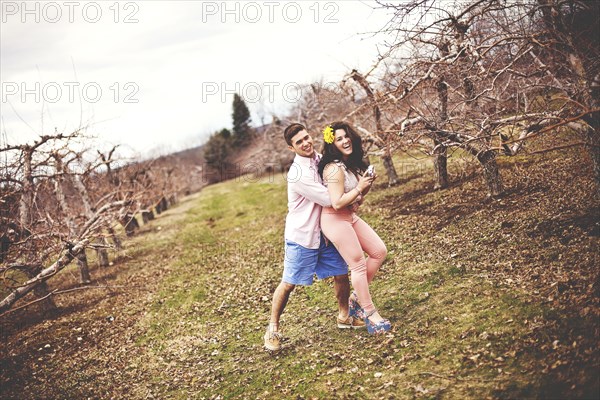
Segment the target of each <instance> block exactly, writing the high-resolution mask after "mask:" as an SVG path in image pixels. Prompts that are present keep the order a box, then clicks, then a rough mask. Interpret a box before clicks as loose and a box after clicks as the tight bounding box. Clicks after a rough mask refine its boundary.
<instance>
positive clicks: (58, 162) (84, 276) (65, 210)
mask: <svg viewBox="0 0 600 400" xmlns="http://www.w3.org/2000/svg"><path fill="white" fill-rule="evenodd" d="M53 156H54V162H55V169H56V177H55V178H54V190H55V191H56V199H57V200H58V205H59V208H60V210H61V212H62V214H63V215H64V216H65V219H66V220H67V226H68V227H69V233H70V235H71V239H72V238H75V237H77V228H76V226H75V221H74V220H73V216H72V213H71V210H70V208H69V206H68V204H67V200H66V198H65V191H64V188H63V181H64V179H63V173H66V168H64V167H63V163H62V158H61V155H60V154H58V153H55V154H54V155H53ZM82 254H83V256H82V255H81V254H79V255H78V256H77V265H78V266H79V274H80V283H82V284H88V283H90V282H91V279H90V270H89V267H88V263H87V257H86V256H85V251H83V252H82Z"/></svg>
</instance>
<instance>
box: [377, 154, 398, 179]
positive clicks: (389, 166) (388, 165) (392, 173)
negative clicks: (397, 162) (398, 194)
mask: <svg viewBox="0 0 600 400" xmlns="http://www.w3.org/2000/svg"><path fill="white" fill-rule="evenodd" d="M381 160H382V161H383V167H384V168H385V172H386V174H387V177H388V185H389V186H394V185H397V184H398V183H399V182H400V179H398V174H397V173H396V167H394V162H393V161H392V157H391V156H390V155H389V154H385V155H383V156H381Z"/></svg>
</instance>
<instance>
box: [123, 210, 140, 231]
mask: <svg viewBox="0 0 600 400" xmlns="http://www.w3.org/2000/svg"><path fill="white" fill-rule="evenodd" d="M121 224H122V225H123V226H124V227H125V234H126V235H127V236H133V234H134V233H135V231H136V230H137V229H139V228H140V224H139V223H138V222H137V219H136V218H135V215H133V213H131V212H127V213H126V214H125V215H124V216H123V217H122V219H121Z"/></svg>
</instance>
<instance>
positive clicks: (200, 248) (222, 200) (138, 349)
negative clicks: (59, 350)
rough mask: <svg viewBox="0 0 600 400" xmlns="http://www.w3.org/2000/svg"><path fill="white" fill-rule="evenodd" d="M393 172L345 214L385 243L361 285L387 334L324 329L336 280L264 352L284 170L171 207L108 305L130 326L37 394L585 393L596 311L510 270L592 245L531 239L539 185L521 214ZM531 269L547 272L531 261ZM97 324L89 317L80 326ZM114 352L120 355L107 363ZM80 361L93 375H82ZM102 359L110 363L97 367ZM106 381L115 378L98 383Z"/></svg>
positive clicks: (297, 302) (480, 187) (135, 250)
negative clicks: (130, 291) (127, 293)
mask: <svg viewBox="0 0 600 400" xmlns="http://www.w3.org/2000/svg"><path fill="white" fill-rule="evenodd" d="M462 162H463V161H461V160H459V159H458V158H451V159H450V172H451V178H452V179H451V180H456V179H458V178H457V177H461V176H462V177H464V176H467V175H468V174H465V173H464V168H465V167H464V165H462V164H461V163H462ZM396 163H397V167H398V166H399V165H401V164H402V163H405V166H404V167H398V172H399V175H400V179H401V181H402V182H403V183H402V184H401V185H399V186H396V187H391V188H388V187H387V185H386V184H385V182H383V181H384V179H383V177H382V178H380V180H379V181H378V182H377V183H376V185H375V187H374V188H373V190H372V192H371V193H370V194H369V195H368V197H367V201H366V203H365V204H364V205H363V206H362V208H361V210H360V215H361V217H362V218H363V219H365V220H366V221H367V222H368V223H369V224H370V225H371V226H372V227H373V228H374V229H375V230H376V231H377V232H378V233H379V235H380V236H381V237H382V239H383V240H384V242H385V243H386V245H387V247H388V257H387V260H386V262H385V263H384V265H383V266H382V268H381V270H380V272H379V274H378V275H377V277H376V278H375V280H374V282H373V283H372V285H371V292H372V295H373V299H374V302H375V304H376V305H377V306H378V308H379V309H380V310H381V313H382V315H383V316H385V317H387V318H389V319H390V320H391V321H392V323H393V330H392V332H390V333H389V334H387V335H385V336H379V337H372V336H369V335H368V334H367V333H366V331H350V332H348V331H345V330H344V331H342V330H338V329H337V327H336V324H335V316H336V314H337V309H336V308H337V306H336V301H335V299H334V296H333V284H332V282H331V280H325V281H319V282H316V283H315V284H314V285H313V286H310V287H298V288H297V289H296V290H295V291H294V292H293V293H292V296H291V297H290V301H289V303H288V306H287V308H286V311H285V312H284V314H283V315H282V320H281V325H282V328H283V333H284V335H285V337H286V342H285V346H284V349H283V350H282V351H280V352H277V353H271V352H267V351H265V350H264V349H263V339H262V337H263V334H264V331H265V328H266V326H267V324H268V320H269V313H270V306H271V298H272V294H273V291H274V289H275V287H276V286H277V285H278V283H279V281H280V279H281V272H282V260H283V231H284V223H285V215H286V210H287V197H286V196H287V195H286V182H285V180H284V179H283V177H282V176H281V175H274V176H272V177H265V178H262V179H260V180H256V179H254V178H252V179H250V178H245V177H242V178H239V179H237V180H232V181H228V182H223V183H220V184H216V185H211V186H209V187H206V188H205V189H204V190H203V191H202V192H201V193H199V194H196V195H193V196H191V197H189V198H187V199H184V200H183V201H182V203H181V204H179V205H178V206H177V207H175V208H173V209H171V210H169V211H167V212H166V213H164V214H162V215H161V216H160V217H159V218H157V219H156V220H155V221H153V222H152V223H151V224H150V225H147V226H144V227H143V229H142V233H141V234H140V235H138V236H136V237H134V238H132V239H130V241H129V242H128V243H127V250H126V251H125V253H124V254H123V255H122V260H124V261H123V262H124V263H126V264H127V269H126V270H125V271H126V272H125V271H122V273H123V274H125V277H128V276H129V277H131V276H138V277H140V276H141V278H142V279H144V280H146V281H147V282H148V288H149V292H148V293H147V294H145V295H144V296H141V297H143V299H144V300H143V302H141V303H140V302H137V303H136V302H131V303H130V302H124V301H122V300H121V302H122V303H117V304H118V310H119V312H120V313H122V314H124V315H128V316H130V317H131V322H130V323H131V326H128V327H127V329H126V330H124V332H125V333H122V334H121V336H115V338H114V339H113V337H111V340H110V341H108V340H105V341H101V340H98V341H97V343H96V346H95V347H94V348H93V349H92V350H90V351H89V352H85V353H76V355H74V356H73V360H74V362H77V363H78V365H86V368H85V370H81V369H77V371H79V372H77V371H75V370H74V369H73V368H71V369H69V368H68V367H66V366H65V367H63V366H62V364H61V360H60V359H59V358H57V359H56V360H50V361H48V362H49V364H48V365H49V366H51V368H50V369H49V370H47V372H45V373H46V374H48V375H49V376H52V375H51V374H52V372H51V371H54V370H56V371H59V372H60V374H61V377H64V379H60V380H57V379H48V380H49V381H51V382H54V383H53V384H54V385H55V386H49V387H48V386H46V387H45V389H43V390H41V391H40V392H39V393H46V394H48V393H49V396H50V397H52V394H54V395H55V396H54V397H56V396H58V397H132V398H146V397H148V396H150V395H151V396H153V397H155V398H175V399H187V398H198V399H202V398H206V399H214V398H222V399H234V398H236V399H237V398H248V399H262V398H272V399H280V398H290V399H296V398H305V399H308V398H365V399H379V398H400V399H405V398H406V399H412V398H422V399H439V398H443V399H465V398H468V399H485V398H552V397H553V396H554V397H556V396H562V395H566V394H568V395H569V396H570V397H572V398H586V397H588V395H589V394H590V393H594V390H595V388H597V384H596V383H595V382H596V381H597V374H596V372H597V371H595V370H594V368H593V365H594V364H593V360H594V358H593V356H591V358H590V357H588V358H587V359H586V361H585V362H584V361H583V359H581V356H582V355H584V354H592V355H593V354H595V353H594V352H595V351H596V350H595V347H596V342H595V340H594V334H593V333H589V332H593V330H594V327H595V326H597V325H595V324H596V323H595V322H594V314H593V313H590V314H589V315H587V314H586V315H585V316H580V315H579V314H578V313H579V311H580V310H579V308H577V309H576V310H571V309H568V308H565V307H562V308H561V307H557V306H555V303H553V302H551V301H550V300H548V293H551V292H550V291H549V289H548V285H547V283H545V281H542V280H540V281H539V282H538V281H536V280H535V279H534V278H531V279H530V280H529V281H528V280H527V279H529V278H527V274H524V273H522V270H523V271H527V269H528V268H543V271H544V273H546V274H548V276H549V277H550V279H555V278H554V277H555V274H556V269H555V268H554V266H561V263H563V264H565V263H567V262H569V261H568V260H573V259H576V260H584V259H585V260H593V254H594V247H593V246H590V247H589V248H588V247H586V246H585V244H586V243H584V245H583V246H580V247H578V248H576V249H574V250H573V249H571V248H570V251H571V252H572V253H573V254H572V255H568V254H571V253H568V252H567V247H565V246H563V245H562V244H560V242H558V241H557V242H549V243H551V244H552V245H547V244H544V243H542V242H541V240H540V238H539V237H536V236H531V234H530V233H531V229H533V228H531V227H532V226H537V225H536V224H539V222H540V221H544V220H543V219H542V218H547V217H548V216H549V215H550V213H551V210H552V207H553V201H552V196H553V194H552V193H551V192H549V191H547V190H545V189H543V188H542V189H540V190H544V193H545V194H546V195H547V196H548V199H549V200H548V201H549V203H548V204H549V205H548V206H547V209H545V210H543V209H542V210H539V209H536V210H529V209H528V208H519V207H518V206H514V205H513V204H516V201H515V202H514V203H512V202H511V201H513V200H515V199H512V198H509V199H508V200H500V202H491V203H486V202H485V201H486V200H485V199H486V195H485V189H484V183H483V182H482V178H481V177H480V176H477V177H476V179H471V178H468V179H466V180H465V181H464V182H462V183H461V184H460V185H458V186H457V187H454V188H451V189H448V190H446V191H432V190H431V189H430V186H431V185H432V183H431V182H430V176H429V174H428V172H427V171H428V169H427V168H430V167H431V166H430V161H429V160H422V161H414V160H413V159H410V158H407V157H404V158H397V159H396ZM377 169H378V171H379V173H380V175H382V176H383V169H382V167H381V165H377ZM512 184H513V185H514V186H518V182H517V183H514V182H513V183H512ZM517 199H518V198H517ZM518 200H520V199H518ZM524 210H525V211H524ZM504 221H515V222H514V227H515V228H514V229H511V230H510V231H507V230H506V229H504V230H503V229H502V228H501V224H502V223H503V222H504ZM507 232H508V233H510V236H508V235H507ZM547 240H549V241H550V240H553V239H552V238H550V239H547ZM581 240H583V239H581ZM590 240H591V241H593V240H594V239H593V238H592V239H590ZM590 243H592V242H590ZM596 246H597V245H596ZM531 254H535V257H532V256H531ZM506 255H509V257H507V256H506ZM561 257H563V258H562V259H561ZM567 257H570V258H567ZM546 259H548V260H550V264H544V263H542V262H541V261H540V260H546ZM590 263H593V261H590ZM572 265H575V264H572ZM590 265H591V264H590ZM577 266H578V268H581V269H582V270H583V269H584V267H585V266H586V264H584V263H580V264H577ZM532 271H533V272H536V271H537V270H532ZM127 274H129V275H127ZM556 276H557V278H556V279H558V275H556ZM124 279H128V278H124ZM540 279H541V278H540ZM592 281H593V279H592ZM583 286H584V285H582V287H583ZM554 287H558V286H554ZM552 288H553V287H550V289H552ZM552 290H554V289H552ZM535 292H537V294H536V293H535ZM552 293H554V292H552ZM565 293H566V292H565ZM553 296H558V295H557V294H554V295H553ZM562 301H563V302H565V301H566V300H562ZM115 307H116V306H115ZM110 312H115V311H110ZM104 316H105V313H104V314H102V313H101V312H100V311H99V312H98V315H95V314H94V316H93V318H94V320H97V319H103V318H104ZM82 319H83V317H82ZM81 325H82V326H84V324H83V322H81ZM78 326H79V325H78ZM101 327H102V329H104V328H105V325H102V326H101ZM103 332H104V331H103ZM585 332H588V333H585ZM115 335H117V334H116V333H115ZM58 338H59V339H60V340H63V341H65V343H66V342H67V339H68V338H67V339H62V336H58ZM44 340H45V339H44ZM113 340H114V342H113ZM557 340H558V342H556V341H557ZM573 342H576V345H573ZM114 348H121V349H122V352H121V353H118V355H117V354H113V353H111V352H112V351H114V350H113V349H114ZM107 349H108V354H109V355H108V356H105V355H104V354H105V353H106V351H107ZM596 352H597V351H596ZM36 357H37V355H36ZM89 357H94V359H95V360H96V359H97V360H104V361H103V362H104V363H105V364H102V363H98V362H94V363H88V364H83V361H82V359H88V358H89ZM106 357H108V359H107V358H106ZM590 359H591V360H592V362H590V361H589V360H590ZM77 360H79V361H77ZM559 361H560V362H565V363H566V364H560V363H557V362H559ZM63 362H64V361H63ZM113 364H116V365H118V366H119V367H118V369H117V370H116V371H114V372H113V373H111V374H108V373H107V372H106V370H107V368H108V367H107V365H113ZM57 373H58V372H57ZM109 375H110V376H109ZM115 376H117V377H118V379H119V382H127V384H125V385H118V386H117V385H115V386H112V387H111V385H112V383H111V382H112V381H113V379H114V377H115ZM56 382H57V383H56ZM99 382H106V385H108V387H109V389H108V392H103V391H102V389H100V383H99ZM34 387H35V385H34Z"/></svg>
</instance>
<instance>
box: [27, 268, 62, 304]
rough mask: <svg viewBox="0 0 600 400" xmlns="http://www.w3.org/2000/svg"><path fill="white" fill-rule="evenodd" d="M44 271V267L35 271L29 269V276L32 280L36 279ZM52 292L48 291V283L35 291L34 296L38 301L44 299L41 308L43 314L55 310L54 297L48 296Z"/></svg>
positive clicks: (42, 283) (39, 286) (43, 283)
mask: <svg viewBox="0 0 600 400" xmlns="http://www.w3.org/2000/svg"><path fill="white" fill-rule="evenodd" d="M41 270H42V266H41V265H40V266H38V267H35V268H33V269H27V276H28V277H29V278H30V279H31V278H34V277H35V276H36V275H37V274H39V273H40V271H41ZM49 293H50V291H49V290H48V284H47V283H46V282H41V283H40V284H39V285H38V286H36V287H35V288H34V289H33V294H34V296H35V297H37V298H38V299H44V300H42V301H41V302H40V307H41V308H42V312H47V311H51V310H55V309H56V308H57V307H56V303H55V302H54V299H53V298H52V296H48V294H49Z"/></svg>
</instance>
